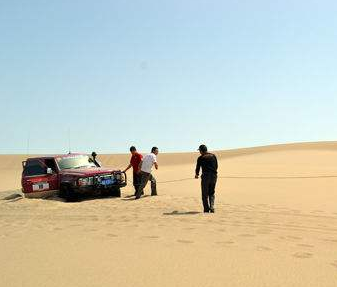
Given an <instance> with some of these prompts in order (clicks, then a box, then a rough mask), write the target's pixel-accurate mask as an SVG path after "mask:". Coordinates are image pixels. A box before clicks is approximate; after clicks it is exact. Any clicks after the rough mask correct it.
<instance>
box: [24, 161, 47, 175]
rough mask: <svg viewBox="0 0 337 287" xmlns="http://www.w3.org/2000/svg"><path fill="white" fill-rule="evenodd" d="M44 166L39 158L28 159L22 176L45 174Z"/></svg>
mask: <svg viewBox="0 0 337 287" xmlns="http://www.w3.org/2000/svg"><path fill="white" fill-rule="evenodd" d="M46 171H47V170H46V167H45V166H44V165H43V164H42V162H41V161H40V160H29V161H27V163H26V166H25V169H24V171H23V175H24V176H34V175H43V174H46Z"/></svg>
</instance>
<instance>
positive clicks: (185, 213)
mask: <svg viewBox="0 0 337 287" xmlns="http://www.w3.org/2000/svg"><path fill="white" fill-rule="evenodd" d="M200 213H201V212H200V211H178V210H174V211H172V212H164V213H163V215H173V216H174V215H195V214H200Z"/></svg>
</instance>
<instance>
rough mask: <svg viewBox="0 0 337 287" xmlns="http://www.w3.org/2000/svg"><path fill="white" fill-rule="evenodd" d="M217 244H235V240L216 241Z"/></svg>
mask: <svg viewBox="0 0 337 287" xmlns="http://www.w3.org/2000/svg"><path fill="white" fill-rule="evenodd" d="M215 243H216V244H221V245H231V244H234V243H235V242H234V241H218V242H215Z"/></svg>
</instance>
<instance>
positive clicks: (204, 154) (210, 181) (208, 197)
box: [195, 145, 218, 213]
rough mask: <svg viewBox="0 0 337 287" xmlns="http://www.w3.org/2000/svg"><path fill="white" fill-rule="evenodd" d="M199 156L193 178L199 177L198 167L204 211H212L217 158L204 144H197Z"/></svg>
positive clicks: (216, 175)
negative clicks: (200, 173)
mask: <svg viewBox="0 0 337 287" xmlns="http://www.w3.org/2000/svg"><path fill="white" fill-rule="evenodd" d="M198 150H199V152H200V154H201V155H200V156H199V158H198V161H197V167H196V169H195V178H199V172H200V167H201V168H202V175H201V191H202V203H203V205H204V212H211V213H214V200H215V185H216V181H217V177H218V160H217V158H216V156H215V155H214V154H212V153H209V152H208V151H207V147H206V146H205V145H201V146H199V149H198Z"/></svg>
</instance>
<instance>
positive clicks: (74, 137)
mask: <svg viewBox="0 0 337 287" xmlns="http://www.w3.org/2000/svg"><path fill="white" fill-rule="evenodd" d="M336 14H337V2H335V1H324V0H322V1H308V0H307V1H302V0H298V1H287V0H284V1H254V0H250V1H210V0H208V1H206V0H205V1H198V0H194V1H190V0H186V1H181V0H180V1H176V0H170V1H144V0H143V1H116V0H114V1H107V0H101V1H86V0H81V1H71V0H67V1H65V0H58V1H35V0H30V1H16V0H11V1H9V0H2V1H1V2H0V35H1V37H0V97H1V107H2V109H1V121H0V129H1V133H0V153H26V152H27V142H28V141H29V152H30V153H54V152H65V151H67V149H68V134H69V131H70V142H71V149H72V150H73V151H84V152H86V151H91V150H93V149H95V150H97V151H98V152H111V153H116V152H118V153H124V152H127V151H128V147H129V146H130V145H131V144H135V145H136V146H137V147H138V148H139V149H141V150H143V151H145V150H148V149H150V148H151V146H153V145H156V146H159V147H160V150H162V151H166V152H171V151H194V150H195V149H196V147H197V146H198V145H199V143H206V144H207V145H209V147H210V148H211V149H227V148H236V147H247V146H256V145H265V144H273V143H286V142H298V141H319V140H335V139H336V137H337V117H336V109H337V93H336V92H337V81H336V67H337V52H336V51H337V18H336ZM28 139H29V140H28Z"/></svg>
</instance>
